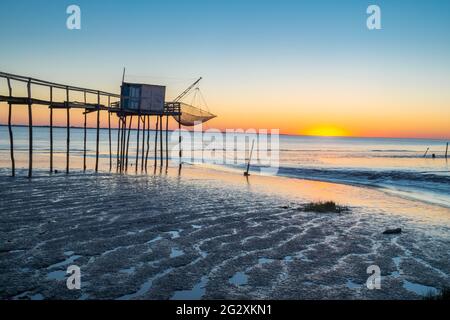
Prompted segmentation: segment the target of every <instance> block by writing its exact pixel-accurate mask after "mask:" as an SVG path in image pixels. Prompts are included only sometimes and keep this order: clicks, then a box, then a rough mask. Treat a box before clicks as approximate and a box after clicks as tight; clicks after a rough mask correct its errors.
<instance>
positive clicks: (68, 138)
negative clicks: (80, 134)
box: [66, 87, 70, 174]
mask: <svg viewBox="0 0 450 320" xmlns="http://www.w3.org/2000/svg"><path fill="white" fill-rule="evenodd" d="M66 101H67V109H66V118H67V141H66V174H68V173H69V165H70V163H69V156H70V108H69V87H66Z"/></svg>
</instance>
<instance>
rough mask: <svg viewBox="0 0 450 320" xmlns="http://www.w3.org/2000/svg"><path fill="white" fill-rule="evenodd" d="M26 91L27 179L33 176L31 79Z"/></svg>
mask: <svg viewBox="0 0 450 320" xmlns="http://www.w3.org/2000/svg"><path fill="white" fill-rule="evenodd" d="M27 91H28V178H31V176H32V175H33V110H32V103H31V79H29V80H28V84H27Z"/></svg>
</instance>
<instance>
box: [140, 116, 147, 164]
mask: <svg viewBox="0 0 450 320" xmlns="http://www.w3.org/2000/svg"><path fill="white" fill-rule="evenodd" d="M145 118H146V116H145V115H144V116H142V157H141V172H143V171H144V161H145V122H146V121H145Z"/></svg>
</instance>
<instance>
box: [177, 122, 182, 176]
mask: <svg viewBox="0 0 450 320" xmlns="http://www.w3.org/2000/svg"><path fill="white" fill-rule="evenodd" d="M178 145H179V148H180V149H179V150H178V157H179V159H180V164H179V167H180V169H181V158H182V157H183V150H182V148H181V113H180V114H179V115H178Z"/></svg>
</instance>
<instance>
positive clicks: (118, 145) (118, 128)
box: [116, 116, 122, 172]
mask: <svg viewBox="0 0 450 320" xmlns="http://www.w3.org/2000/svg"><path fill="white" fill-rule="evenodd" d="M118 119H119V121H118V123H117V148H116V172H118V171H119V154H120V152H119V148H120V133H121V130H120V128H121V126H120V122H121V121H122V120H121V119H120V117H119V116H118Z"/></svg>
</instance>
